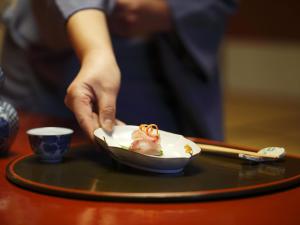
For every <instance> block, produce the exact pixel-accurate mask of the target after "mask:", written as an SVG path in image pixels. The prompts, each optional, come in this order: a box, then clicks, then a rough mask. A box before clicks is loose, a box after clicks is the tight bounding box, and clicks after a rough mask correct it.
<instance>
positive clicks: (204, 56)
mask: <svg viewBox="0 0 300 225" xmlns="http://www.w3.org/2000/svg"><path fill="white" fill-rule="evenodd" d="M167 1H168V4H169V6H170V8H171V13H172V17H173V18H172V19H173V22H174V24H175V30H176V35H178V38H179V40H180V42H181V43H182V45H183V47H184V49H185V50H186V51H187V52H188V54H189V55H190V57H191V58H192V59H193V60H194V61H195V63H196V64H197V65H200V66H201V67H202V70H203V71H204V73H205V74H206V75H207V76H213V74H215V73H217V71H216V70H217V68H216V62H217V55H218V54H217V53H218V49H219V46H220V43H221V39H222V36H223V33H224V28H225V24H226V21H227V18H228V16H229V14H231V13H232V12H233V11H234V9H235V8H236V5H237V3H236V1H235V0H189V1H182V0H167Z"/></svg>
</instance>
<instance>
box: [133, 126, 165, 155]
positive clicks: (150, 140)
mask: <svg viewBox="0 0 300 225" xmlns="http://www.w3.org/2000/svg"><path fill="white" fill-rule="evenodd" d="M131 138H132V140H133V142H132V143H131V145H130V147H129V150H131V151H135V152H138V153H141V154H146V155H153V156H161V155H162V154H163V152H162V150H161V145H160V136H159V130H158V126H157V125H156V124H141V125H140V126H139V129H137V130H135V131H133V132H132V134H131Z"/></svg>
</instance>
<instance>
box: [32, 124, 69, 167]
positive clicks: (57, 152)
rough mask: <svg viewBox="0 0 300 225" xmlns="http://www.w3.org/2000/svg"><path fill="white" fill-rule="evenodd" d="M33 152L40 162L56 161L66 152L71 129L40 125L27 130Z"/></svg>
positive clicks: (59, 160)
mask: <svg viewBox="0 0 300 225" xmlns="http://www.w3.org/2000/svg"><path fill="white" fill-rule="evenodd" d="M27 134H28V137H29V142H30V145H31V148H32V150H33V152H34V153H36V154H37V156H38V157H39V159H40V160H41V161H42V162H47V163H58V162H61V161H62V159H63V156H64V155H65V153H66V152H67V150H68V148H69V145H70V142H71V137H72V134H73V130H72V129H69V128H64V127H40V128H33V129H30V130H28V131H27Z"/></svg>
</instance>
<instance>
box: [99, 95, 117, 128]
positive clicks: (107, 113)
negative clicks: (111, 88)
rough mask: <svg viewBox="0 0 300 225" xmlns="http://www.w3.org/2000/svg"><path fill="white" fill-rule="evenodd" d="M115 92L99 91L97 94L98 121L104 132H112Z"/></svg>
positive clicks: (114, 114)
mask: <svg viewBox="0 0 300 225" xmlns="http://www.w3.org/2000/svg"><path fill="white" fill-rule="evenodd" d="M116 95H117V92H110V93H107V92H101V93H99V96H98V98H97V99H98V111H99V122H100V125H101V127H102V128H103V129H104V130H105V131H106V132H109V133H110V132H112V130H113V126H114V125H115V116H116V100H117V97H116Z"/></svg>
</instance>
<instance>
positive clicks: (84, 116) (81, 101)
mask: <svg viewBox="0 0 300 225" xmlns="http://www.w3.org/2000/svg"><path fill="white" fill-rule="evenodd" d="M74 89H76V87H73V88H69V89H68V92H67V95H66V97H65V104H66V106H67V107H68V108H69V109H70V110H71V111H72V112H73V113H74V115H75V117H76V119H77V121H78V124H79V125H80V127H81V128H82V129H83V130H84V131H85V133H86V134H87V135H88V136H89V138H90V139H91V140H93V139H94V130H95V129H97V128H98V127H99V119H98V116H97V114H96V113H94V112H93V111H92V102H91V98H90V96H89V95H88V94H86V93H84V92H83V93H79V91H78V90H74Z"/></svg>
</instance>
